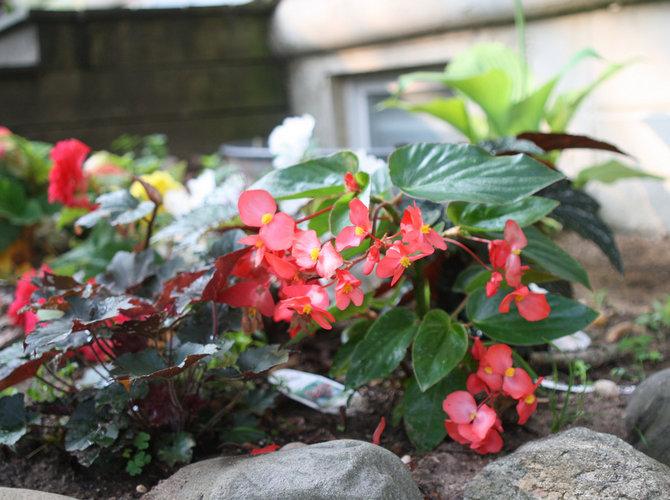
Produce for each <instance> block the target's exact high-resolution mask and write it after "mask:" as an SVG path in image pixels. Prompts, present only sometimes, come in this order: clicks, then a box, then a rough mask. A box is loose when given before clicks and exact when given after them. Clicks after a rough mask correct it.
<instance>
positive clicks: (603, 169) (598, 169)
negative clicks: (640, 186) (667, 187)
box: [572, 160, 663, 189]
mask: <svg viewBox="0 0 670 500" xmlns="http://www.w3.org/2000/svg"><path fill="white" fill-rule="evenodd" d="M634 178H637V179H654V180H663V177H659V176H658V175H652V174H648V173H647V172H644V171H642V170H639V169H637V168H633V167H630V166H628V165H625V164H623V163H621V162H620V161H618V160H609V161H606V162H604V163H599V164H597V165H593V166H591V167H587V168H585V169H584V170H582V171H581V172H579V174H577V177H575V178H574V179H573V181H572V183H573V185H574V186H575V187H576V188H578V189H579V188H583V187H584V186H585V185H586V184H587V183H588V182H592V181H597V182H602V183H604V184H613V183H614V182H616V181H619V180H621V179H634Z"/></svg>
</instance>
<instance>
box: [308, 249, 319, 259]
mask: <svg viewBox="0 0 670 500" xmlns="http://www.w3.org/2000/svg"><path fill="white" fill-rule="evenodd" d="M320 251H321V249H320V248H319V247H314V248H312V249H311V250H310V251H309V257H310V258H311V259H312V260H313V261H314V262H316V259H318V258H319V252H320Z"/></svg>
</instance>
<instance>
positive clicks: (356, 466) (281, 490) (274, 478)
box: [144, 439, 422, 500]
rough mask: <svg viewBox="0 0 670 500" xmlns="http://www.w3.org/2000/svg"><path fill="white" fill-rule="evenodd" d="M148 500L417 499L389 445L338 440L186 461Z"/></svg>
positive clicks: (146, 497)
mask: <svg viewBox="0 0 670 500" xmlns="http://www.w3.org/2000/svg"><path fill="white" fill-rule="evenodd" d="M144 498H145V499H147V500H152V499H153V500H171V499H179V500H189V499H198V500H199V499H203V500H205V499H229V498H231V499H232V498H235V499H237V498H244V499H263V500H267V499H274V498H281V499H282V500H292V499H295V500H302V499H305V500H307V499H309V500H318V499H324V500H325V499H338V498H341V499H345V498H346V499H357V498H360V499H377V498H380V499H394V500H395V499H398V500H400V499H421V498H422V497H421V494H420V492H419V489H418V488H417V486H416V484H414V482H413V481H412V478H411V475H410V473H409V471H408V470H407V468H406V467H405V465H404V464H403V463H402V462H401V461H400V459H399V458H398V457H396V456H395V455H394V454H393V453H391V452H390V451H388V450H386V449H384V448H381V447H379V446H375V445H372V444H370V443H366V442H363V441H355V440H349V439H345V440H338V441H329V442H325V443H319V444H313V445H311V446H305V447H302V448H294V449H290V450H286V451H281V450H280V451H277V452H274V453H269V454H266V455H259V456H256V457H221V458H213V459H210V460H203V461H202V462H196V463H194V464H191V465H188V466H186V467H184V468H182V469H180V470H179V471H177V472H176V473H175V474H174V475H173V476H171V477H169V478H168V479H166V480H164V481H161V482H160V483H159V484H158V485H157V486H156V487H155V488H153V489H152V490H151V491H150V492H149V493H147V495H146V496H145V497H144Z"/></svg>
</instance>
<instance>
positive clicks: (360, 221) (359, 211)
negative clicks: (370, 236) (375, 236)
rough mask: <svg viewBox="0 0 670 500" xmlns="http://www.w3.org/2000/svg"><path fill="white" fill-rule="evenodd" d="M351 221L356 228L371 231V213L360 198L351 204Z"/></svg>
mask: <svg viewBox="0 0 670 500" xmlns="http://www.w3.org/2000/svg"><path fill="white" fill-rule="evenodd" d="M349 220H350V221H351V223H352V224H353V225H354V226H360V227H362V228H363V229H366V230H368V231H369V230H370V228H371V226H372V225H371V223H370V211H369V210H368V207H366V206H365V204H364V203H363V202H362V201H361V200H359V199H358V198H354V199H353V200H351V201H350V202H349Z"/></svg>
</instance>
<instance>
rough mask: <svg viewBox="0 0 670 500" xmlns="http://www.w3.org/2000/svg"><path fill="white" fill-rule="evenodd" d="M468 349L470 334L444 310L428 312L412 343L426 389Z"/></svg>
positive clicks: (418, 375)
mask: <svg viewBox="0 0 670 500" xmlns="http://www.w3.org/2000/svg"><path fill="white" fill-rule="evenodd" d="M467 349H468V334H467V332H466V331H465V328H464V327H463V325H461V324H460V323H455V322H453V321H451V318H449V315H448V314H447V313H446V312H444V311H443V310H441V309H433V310H431V311H428V313H426V315H425V316H424V317H423V320H422V321H421V325H419V333H417V335H416V340H415V341H414V345H413V346H412V365H413V366H414V375H415V376H416V380H417V382H418V383H419V387H420V388H421V390H422V391H424V392H425V391H426V390H427V389H428V388H430V387H432V386H434V385H435V384H437V383H438V382H439V381H440V380H442V379H443V378H444V377H446V376H447V375H449V373H450V372H451V371H452V370H453V369H454V368H456V366H457V365H458V363H460V362H461V360H462V359H463V356H465V352H466V351H467Z"/></svg>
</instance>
